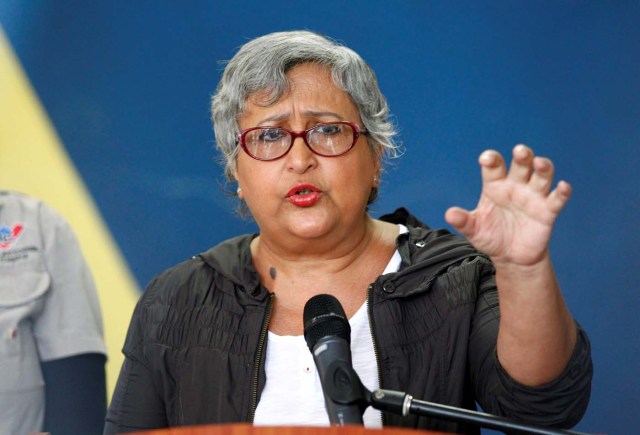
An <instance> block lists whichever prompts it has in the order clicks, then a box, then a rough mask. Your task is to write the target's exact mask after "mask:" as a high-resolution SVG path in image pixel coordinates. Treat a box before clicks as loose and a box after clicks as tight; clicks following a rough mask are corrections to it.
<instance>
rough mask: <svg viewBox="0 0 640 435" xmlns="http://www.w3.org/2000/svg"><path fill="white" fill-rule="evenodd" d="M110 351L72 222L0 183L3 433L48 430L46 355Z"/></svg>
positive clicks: (0, 419)
mask: <svg viewBox="0 0 640 435" xmlns="http://www.w3.org/2000/svg"><path fill="white" fill-rule="evenodd" d="M82 353H102V354H106V348H105V345H104V341H103V334H102V318H101V315H100V307H99V303H98V295H97V292H96V288H95V285H94V282H93V278H92V276H91V274H90V272H89V269H88V267H87V265H86V263H85V261H84V259H83V257H82V253H81V252H80V246H79V244H78V242H77V240H76V238H75V236H74V234H73V232H72V231H71V228H70V227H69V225H68V224H67V223H66V222H65V221H64V220H63V219H62V218H61V217H60V216H59V215H58V214H57V213H55V212H53V211H52V210H51V209H50V208H49V207H47V206H46V205H45V204H43V203H42V202H40V201H38V200H36V199H33V198H29V197H27V196H24V195H20V194H16V193H12V192H4V191H0V434H27V433H29V432H38V431H40V430H42V428H41V426H42V421H43V418H44V380H43V378H42V372H41V370H40V361H50V360H55V359H59V358H65V357H69V356H73V355H78V354H82Z"/></svg>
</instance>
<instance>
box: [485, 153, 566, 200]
mask: <svg viewBox="0 0 640 435" xmlns="http://www.w3.org/2000/svg"><path fill="white" fill-rule="evenodd" d="M479 163H480V166H481V167H482V181H483V182H491V181H497V180H501V179H505V178H506V179H509V180H511V181H512V182H514V183H517V184H528V185H529V187H531V189H532V190H534V191H536V192H538V193H540V194H543V195H546V194H548V193H549V190H550V189H551V184H552V182H553V176H554V167H553V162H552V161H551V160H549V159H548V158H546V157H537V156H534V154H533V151H532V150H531V148H529V147H527V146H526V145H516V146H515V147H514V148H513V160H512V161H511V166H510V167H509V172H508V173H507V170H506V165H505V161H504V159H503V158H502V156H501V155H500V153H498V152H497V151H494V150H487V151H485V152H483V153H482V154H481V155H480V158H479ZM570 190H571V189H570V187H569V195H570ZM560 197H564V195H560Z"/></svg>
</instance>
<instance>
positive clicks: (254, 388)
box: [249, 293, 275, 423]
mask: <svg viewBox="0 0 640 435" xmlns="http://www.w3.org/2000/svg"><path fill="white" fill-rule="evenodd" d="M274 297H275V295H274V294H273V293H271V294H269V303H268V304H267V312H266V314H265V316H264V322H263V323H262V330H261V331H260V339H259V340H258V350H257V351H256V359H255V361H254V363H253V378H252V380H251V411H250V413H249V423H253V419H254V418H255V416H256V408H257V407H258V377H259V375H260V365H261V364H262V357H263V355H262V354H263V351H264V342H265V340H266V339H267V332H268V331H269V321H270V320H271V312H272V311H273V298H274Z"/></svg>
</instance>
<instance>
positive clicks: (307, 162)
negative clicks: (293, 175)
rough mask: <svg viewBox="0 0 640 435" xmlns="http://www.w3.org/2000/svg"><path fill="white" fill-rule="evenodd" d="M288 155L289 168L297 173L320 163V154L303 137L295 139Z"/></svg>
mask: <svg viewBox="0 0 640 435" xmlns="http://www.w3.org/2000/svg"><path fill="white" fill-rule="evenodd" d="M286 157H287V166H288V168H289V170H291V171H294V172H297V173H304V172H306V171H308V170H309V169H311V168H313V167H315V166H316V165H317V164H318V159H317V157H318V156H317V155H316V154H314V153H313V151H311V149H310V148H309V147H308V146H307V144H306V143H305V141H304V139H303V138H301V137H297V138H295V139H294V140H293V144H292V145H291V149H290V150H289V153H287V156H286Z"/></svg>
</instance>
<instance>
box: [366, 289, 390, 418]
mask: <svg viewBox="0 0 640 435" xmlns="http://www.w3.org/2000/svg"><path fill="white" fill-rule="evenodd" d="M374 285H375V284H370V285H369V287H368V288H367V311H368V312H369V329H371V341H373V355H374V356H375V358H376V366H377V367H378V388H383V386H382V369H381V367H382V366H381V365H380V352H379V350H378V340H377V339H376V334H375V333H374V332H373V331H374V326H375V325H374V321H373V304H372V303H371V299H372V296H371V295H372V293H373V287H374ZM380 414H381V417H382V427H384V426H386V425H387V422H386V420H387V419H386V418H385V415H384V412H381V413H380Z"/></svg>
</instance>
